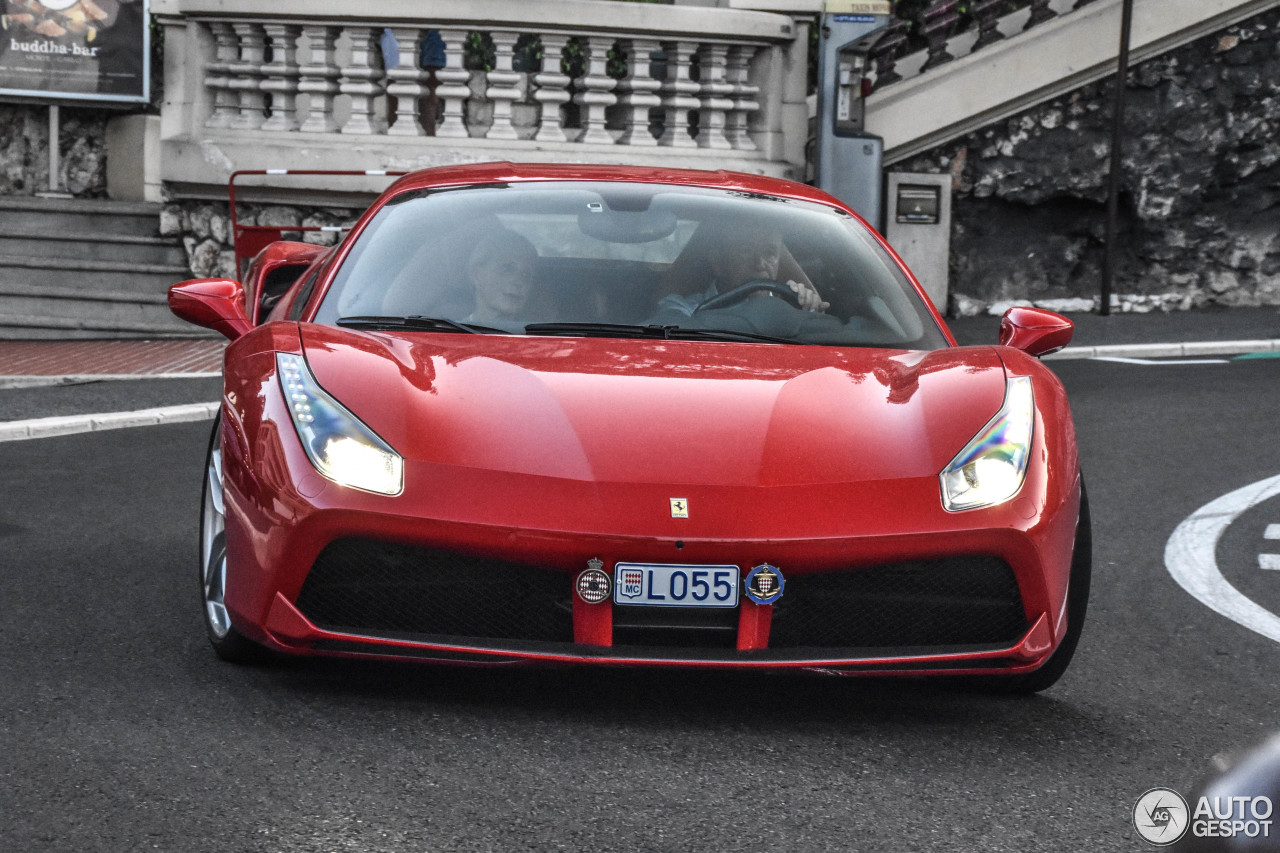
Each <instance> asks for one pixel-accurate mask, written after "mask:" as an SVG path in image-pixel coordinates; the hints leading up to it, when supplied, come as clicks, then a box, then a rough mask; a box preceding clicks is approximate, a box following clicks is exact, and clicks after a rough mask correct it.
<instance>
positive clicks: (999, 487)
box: [939, 376, 1035, 512]
mask: <svg viewBox="0 0 1280 853" xmlns="http://www.w3.org/2000/svg"><path fill="white" fill-rule="evenodd" d="M1034 424H1035V400H1034V397H1033V394H1032V390H1031V377H1029V376H1015V377H1012V378H1010V379H1009V380H1008V382H1007V384H1006V386H1005V397H1004V405H1002V406H1001V407H1000V411H999V412H997V413H996V416H995V417H994V418H992V419H991V420H990V422H988V423H987V425H986V426H985V427H983V428H982V430H981V431H980V432H979V433H978V434H977V435H975V436H974V437H973V439H972V440H971V441H970V442H969V443H968V444H967V445H965V448H964V450H961V451H960V453H959V454H958V455H957V456H956V458H955V459H953V460H951V464H950V465H948V466H947V467H946V468H944V469H943V470H942V473H941V474H940V475H939V480H940V481H941V484H942V504H943V506H945V507H946V508H947V509H948V510H950V511H952V512H956V511H959V510H966V509H977V508H978V507H986V506H995V505H996V504H1001V503H1004V502H1005V501H1007V500H1009V499H1010V498H1012V497H1013V496H1014V495H1016V494H1017V493H1018V490H1019V489H1021V488H1022V481H1023V480H1024V479H1025V478H1026V474H1027V461H1028V459H1029V457H1030V454H1031V439H1032V432H1033V428H1034V427H1033V425H1034Z"/></svg>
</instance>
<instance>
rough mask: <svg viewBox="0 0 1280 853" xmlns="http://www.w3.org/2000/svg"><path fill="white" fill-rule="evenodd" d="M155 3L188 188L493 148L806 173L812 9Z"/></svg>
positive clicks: (215, 0)
mask: <svg viewBox="0 0 1280 853" xmlns="http://www.w3.org/2000/svg"><path fill="white" fill-rule="evenodd" d="M152 9H153V11H154V12H155V13H156V14H157V16H158V19H159V21H160V23H161V24H162V25H163V26H164V28H165V47H166V50H165V55H166V60H165V80H166V88H165V101H164V104H163V108H162V129H161V137H162V145H163V151H164V166H163V178H164V180H165V181H166V184H167V185H168V186H169V187H170V191H171V192H173V193H175V194H176V195H179V196H183V195H189V196H213V195H215V194H216V193H218V192H221V188H222V187H224V186H225V183H226V180H227V177H228V176H229V175H230V173H231V172H232V171H235V170H239V169H342V170H350V169H413V168H420V167H424V166H430V165H440V164H454V163H465V162H478V161H485V160H513V161H535V160H536V161H546V162H581V163H627V164H636V165H654V166H676V167H690V168H704V169H720V168H727V169H735V170H739V171H745V172H752V173H757V174H768V175H776V176H781V177H790V178H798V179H803V177H804V172H805V154H804V150H805V141H806V140H805V137H806V133H807V121H806V106H805V95H806V90H805V86H806V80H805V69H806V61H807V51H808V32H809V27H808V21H809V20H810V19H812V17H813V16H812V14H810V13H805V14H796V13H791V14H780V13H772V12H759V11H742V10H738V9H728V8H697V7H687V6H652V5H648V4H638V3H621V2H611V0H523V2H517V0H436V2H433V3H431V4H421V3H415V2H411V0H366V2H363V3H360V4H352V3H347V2H339V0H272V2H271V3H269V4H268V3H262V2H254V0H153V2H152ZM320 183H323V182H322V181H321V182H320ZM316 188H317V189H322V188H325V187H321V186H317V187H316ZM351 189H352V190H353V191H367V190H370V189H380V187H379V186H376V185H374V184H370V185H368V186H353V187H351Z"/></svg>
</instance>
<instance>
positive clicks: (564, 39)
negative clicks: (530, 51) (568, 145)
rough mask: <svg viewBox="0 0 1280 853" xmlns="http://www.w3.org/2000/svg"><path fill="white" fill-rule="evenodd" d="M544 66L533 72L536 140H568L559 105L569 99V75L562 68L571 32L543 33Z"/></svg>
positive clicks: (567, 101) (562, 104) (561, 105)
mask: <svg viewBox="0 0 1280 853" xmlns="http://www.w3.org/2000/svg"><path fill="white" fill-rule="evenodd" d="M541 40H542V70H541V71H539V72H538V73H536V74H534V75H533V84H534V86H535V87H536V88H535V89H534V90H533V99H534V100H535V101H537V102H538V132H537V133H536V134H534V137H533V138H534V140H535V141H537V142H568V141H569V137H568V136H567V135H566V134H565V132H564V120H563V119H562V118H561V115H560V108H561V107H563V106H564V105H565V104H567V103H569V75H567V74H563V73H561V71H560V59H561V57H563V56H564V48H565V45H567V44H568V43H569V37H568V36H562V35H552V34H548V35H544V36H542V39H541Z"/></svg>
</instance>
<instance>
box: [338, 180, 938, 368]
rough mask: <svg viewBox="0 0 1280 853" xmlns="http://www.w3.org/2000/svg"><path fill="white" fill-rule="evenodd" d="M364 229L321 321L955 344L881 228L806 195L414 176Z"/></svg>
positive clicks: (881, 344) (922, 346)
mask: <svg viewBox="0 0 1280 853" xmlns="http://www.w3.org/2000/svg"><path fill="white" fill-rule="evenodd" d="M351 239H352V240H353V243H352V245H351V246H350V247H349V249H348V250H347V251H346V252H345V253H344V257H342V258H341V260H340V262H339V265H338V268H337V269H336V271H335V272H334V273H333V277H332V281H331V283H330V285H329V286H328V287H327V288H326V290H325V292H324V293H323V294H322V296H321V298H320V300H319V304H318V305H317V307H316V309H315V310H314V319H313V322H316V323H320V324H324V325H344V323H343V322H342V321H344V320H348V321H349V320H350V319H351V318H366V319H367V318H380V319H383V320H386V321H387V322H385V323H382V324H381V325H380V326H379V329H381V330H391V331H394V332H401V331H403V332H405V333H413V334H422V333H431V332H435V331H444V330H447V329H448V328H450V327H451V326H452V327H455V328H456V327H457V326H459V325H461V326H467V327H473V326H474V327H480V328H483V329H484V330H485V331H486V332H499V333H506V334H509V335H526V334H527V335H531V336H539V337H541V336H546V335H547V334H555V335H558V336H570V337H576V336H584V337H587V336H589V337H618V338H627V337H635V338H653V337H660V338H665V339H669V340H720V341H725V342H746V341H753V342H768V343H790V344H797V345H819V346H868V347H877V348H890V349H911V350H932V349H940V348H945V347H947V346H949V345H950V344H949V341H948V339H947V336H946V334H945V332H944V330H943V327H942V326H941V324H940V323H939V321H938V319H937V317H936V314H935V313H934V311H933V310H932V308H931V306H930V305H929V304H928V303H927V301H926V300H927V297H925V296H924V295H923V293H922V291H920V290H919V289H918V288H917V286H916V285H915V284H914V283H913V281H912V280H911V278H910V276H909V274H908V273H907V272H906V271H905V270H904V269H903V268H902V267H901V266H900V265H899V263H898V261H897V260H896V259H895V257H894V256H893V255H892V253H891V252H890V250H888V249H887V248H886V247H885V245H883V244H882V242H881V240H880V239H879V237H878V236H877V235H876V234H875V233H874V232H873V231H872V230H871V229H870V228H868V227H867V226H866V225H865V224H864V223H863V222H862V221H861V220H859V219H858V218H857V217H855V216H853V215H851V214H849V213H848V212H847V211H844V210H842V209H840V208H838V207H835V206H832V205H828V204H823V203H820V202H818V201H813V200H808V199H796V198H789V197H784V196H778V195H771V194H765V193H759V192H746V191H742V190H735V189H723V188H714V187H703V186H697V185H684V184H674V183H647V182H643V181H618V182H613V181H599V180H553V181H514V182H505V183H489V184H478V185H470V186H457V185H454V186H449V187H442V188H428V189H407V190H404V191H402V192H399V193H397V194H396V195H394V196H392V197H390V198H388V199H386V200H385V201H384V202H383V203H382V204H381V205H380V206H379V207H378V208H377V209H376V210H373V211H371V214H370V215H369V217H368V218H367V221H366V222H365V223H364V224H363V226H362V227H361V228H360V229H359V231H358V232H357V233H355V234H353V235H352V238H351ZM770 247H773V248H772V249H770ZM748 256H750V257H751V258H756V256H763V260H752V261H750V262H749V263H748V262H744V261H742V259H743V258H745V257H748ZM735 264H737V265H736V266H734V265H735ZM752 264H756V265H757V266H752ZM771 264H772V266H771ZM748 268H749V269H748ZM513 282H519V284H513ZM730 291H733V293H730ZM739 291H741V292H739ZM810 292H811V293H810ZM710 296H716V297H718V298H717V299H716V300H715V301H714V302H711V301H709V297H710ZM819 301H821V304H820V305H819ZM806 308H808V309H813V308H818V310H806ZM397 320H401V321H403V320H409V321H412V322H400V323H397V322H396V321H397ZM424 321H428V322H424ZM346 325H351V324H350V323H347V324H346ZM359 326H360V327H361V328H366V329H368V328H370V324H368V323H362V324H359ZM433 326H434V328H433ZM530 326H532V327H533V328H532V329H528V330H527V329H526V327H530ZM552 326H554V327H555V331H554V332H548V331H547V329H548V328H549V327H552ZM651 327H653V328H665V329H668V330H670V331H668V332H667V333H665V334H656V335H655V334H654V333H653V332H652V331H651V330H650V329H651ZM637 330H639V331H637Z"/></svg>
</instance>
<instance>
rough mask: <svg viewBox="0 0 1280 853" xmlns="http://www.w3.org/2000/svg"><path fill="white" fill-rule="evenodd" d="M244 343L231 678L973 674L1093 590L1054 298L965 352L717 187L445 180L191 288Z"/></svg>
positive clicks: (908, 304) (818, 224)
mask: <svg viewBox="0 0 1280 853" xmlns="http://www.w3.org/2000/svg"><path fill="white" fill-rule="evenodd" d="M169 302H170V306H171V307H172V309H173V310H174V312H175V313H177V314H178V315H179V316H181V317H183V318H185V319H187V320H190V321H191V322H193V323H197V324H199V325H202V326H206V327H209V328H214V329H217V330H219V331H221V332H222V333H223V334H225V335H226V336H227V337H228V338H230V339H231V341H232V342H231V344H230V345H229V346H228V347H227V350H226V364H225V372H224V375H225V386H224V394H223V398H222V405H221V412H220V415H219V418H218V421H217V425H216V427H215V429H214V432H213V436H212V440H211V442H210V445H209V453H208V465H207V473H206V477H205V485H204V500H203V511H202V516H201V534H200V535H201V553H202V559H201V565H200V584H201V590H202V594H203V599H202V602H201V604H202V607H203V610H204V614H205V622H206V625H207V628H208V632H209V636H210V638H211V640H212V642H213V647H214V649H215V650H216V652H217V653H218V654H219V655H221V656H222V657H224V658H227V659H231V660H243V659H247V658H250V657H253V656H256V655H257V654H259V653H261V652H262V651H263V650H264V649H269V650H274V651H276V652H286V653H293V654H318V655H319V654H323V655H345V656H380V657H394V658H415V659H421V660H428V661H441V662H450V661H452V662H463V663H468V664H484V663H493V664H511V663H530V664H603V665H615V666H617V665H624V666H665V667H721V668H753V669H784V668H786V669H794V668H802V669H811V670H819V671H824V672H838V673H845V674H860V673H866V674H911V675H920V674H929V675H958V676H969V677H974V676H977V677H978V678H977V679H976V680H977V681H979V682H981V683H983V684H987V685H993V686H996V687H1005V688H1008V689H1011V690H1019V691H1033V690H1040V689H1043V688H1045V687H1047V686H1049V685H1050V684H1052V683H1054V681H1056V680H1057V679H1058V677H1059V676H1060V675H1061V674H1062V673H1063V671H1064V670H1065V669H1066V667H1067V664H1068V663H1069V661H1070V659H1071V656H1072V653H1073V652H1074V650H1075V646H1076V641H1077V639H1078V638H1079V635H1080V629H1081V625H1082V624H1083V621H1084V616H1085V608H1086V605H1087V603H1088V595H1089V574H1090V538H1089V514H1088V507H1087V503H1086V501H1085V497H1084V489H1083V485H1082V482H1081V477H1080V466H1079V461H1078V458H1077V454H1076V442H1075V434H1074V429H1073V427H1072V422H1071V414H1070V410H1069V408H1068V404H1067V398H1066V395H1065V393H1064V391H1063V388H1062V385H1061V384H1060V383H1059V382H1058V380H1057V378H1056V377H1055V376H1054V375H1053V374H1052V373H1051V372H1050V371H1049V370H1048V369H1046V368H1045V367H1044V366H1042V365H1041V363H1040V361H1039V360H1038V359H1037V356H1040V355H1043V354H1045V353H1047V352H1050V351H1053V350H1055V349H1058V348H1061V347H1062V346H1064V345H1065V344H1066V343H1067V342H1068V341H1069V339H1070V337H1071V332H1072V327H1071V323H1070V322H1069V321H1067V320H1065V319H1064V318H1062V317H1059V316H1058V315H1055V314H1051V313H1049V312H1047V311H1039V310H1037V309H1034V308H1015V309H1013V310H1012V311H1010V312H1009V313H1008V314H1007V315H1006V316H1005V318H1004V321H1003V323H1002V326H1001V332H1000V341H999V345H994V344H993V345H991V346H971V347H961V346H957V345H956V343H955V340H954V339H953V338H952V336H951V334H950V332H949V331H948V330H947V328H946V326H945V325H944V324H943V322H942V320H941V319H940V317H939V315H938V313H937V312H936V311H935V310H934V308H933V307H932V306H931V305H930V303H929V301H928V299H927V298H926V297H925V296H924V294H923V292H922V291H921V289H920V287H919V285H918V284H917V283H916V281H915V280H914V279H913V278H912V276H911V274H910V273H909V272H908V271H907V269H906V268H905V267H904V266H903V264H902V263H901V261H900V260H899V259H898V258H897V256H896V255H895V254H894V253H893V252H892V251H891V250H890V249H889V248H888V247H887V245H886V244H885V243H884V241H883V240H882V239H881V238H880V237H879V236H878V235H877V234H876V233H875V232H874V231H873V230H872V229H871V228H869V227H868V226H867V224H866V223H865V222H863V221H862V220H861V219H859V218H858V217H857V216H856V215H854V214H853V213H852V212H851V211H850V210H849V209H848V208H847V207H845V206H844V205H842V204H841V203H840V202H838V201H836V200H835V199H833V198H831V197H830V196H828V195H826V194H824V193H822V192H820V191H818V190H815V189H813V188H811V187H806V186H802V185H800V184H795V183H789V182H786V181H780V180H774V179H769V178H761V177H754V176H748V175H741V174H733V173H727V172H691V171H674V170H661V169H645V168H622V167H616V168H615V167H608V168H606V167H584V166H533V165H513V164H509V163H500V164H486V165H479V166H462V167H448V168H440V169H429V170H426V171H421V172H417V173H413V174H410V175H407V176H405V177H403V178H401V179H399V180H398V181H397V182H396V183H395V184H394V185H393V186H391V188H390V189H388V190H387V191H386V192H385V193H383V195H382V196H381V197H380V198H378V200H377V201H376V202H375V203H374V204H373V206H372V207H371V208H370V209H369V210H368V211H367V212H366V213H365V214H364V215H363V216H362V217H361V218H360V220H359V221H358V222H357V223H356V224H355V226H354V227H353V228H352V229H351V231H350V232H349V233H348V234H347V235H346V237H345V238H344V239H343V240H342V241H341V242H340V243H339V244H338V245H337V246H335V247H332V248H328V247H321V246H316V245H311V244H307V243H294V242H282V241H281V242H273V243H271V244H270V245H268V246H266V247H265V248H264V249H262V251H261V252H260V253H258V254H257V256H256V257H255V258H254V260H253V262H252V264H250V266H249V268H248V271H247V272H246V273H245V275H244V280H243V282H238V281H233V280H230V279H201V280H196V281H189V282H184V283H182V284H178V285H175V286H174V287H173V288H172V289H171V291H170V296H169Z"/></svg>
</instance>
